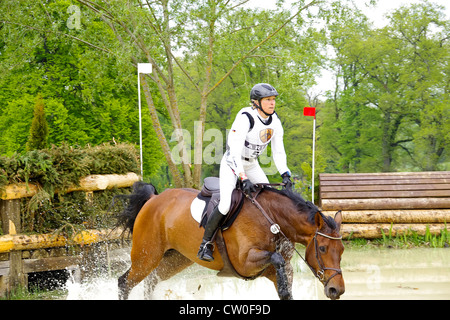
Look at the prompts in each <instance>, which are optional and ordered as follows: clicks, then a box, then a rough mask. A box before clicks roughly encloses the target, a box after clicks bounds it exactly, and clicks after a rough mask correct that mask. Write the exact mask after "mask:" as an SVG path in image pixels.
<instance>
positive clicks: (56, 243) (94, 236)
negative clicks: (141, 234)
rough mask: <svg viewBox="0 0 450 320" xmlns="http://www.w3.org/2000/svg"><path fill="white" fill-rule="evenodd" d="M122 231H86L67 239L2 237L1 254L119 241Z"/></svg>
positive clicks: (37, 236)
mask: <svg viewBox="0 0 450 320" xmlns="http://www.w3.org/2000/svg"><path fill="white" fill-rule="evenodd" d="M121 234H122V230H120V229H114V230H110V229H104V230H86V231H82V232H80V233H78V234H76V235H75V236H74V237H72V238H70V239H67V238H66V237H64V236H62V235H53V234H38V235H5V236H1V237H0V253H3V252H11V251H19V250H34V249H41V248H55V247H64V246H66V245H75V244H77V245H88V244H92V243H96V242H101V241H107V240H114V239H119V238H120V237H121Z"/></svg>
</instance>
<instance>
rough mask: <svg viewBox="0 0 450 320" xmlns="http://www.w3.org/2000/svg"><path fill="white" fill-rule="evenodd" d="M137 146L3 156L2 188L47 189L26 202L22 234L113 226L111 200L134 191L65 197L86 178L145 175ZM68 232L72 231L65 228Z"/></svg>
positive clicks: (63, 148) (0, 159) (0, 165)
mask: <svg viewBox="0 0 450 320" xmlns="http://www.w3.org/2000/svg"><path fill="white" fill-rule="evenodd" d="M139 171H140V168H139V158H138V152H137V150H136V147H135V146H133V145H130V144H124V143H122V144H118V145H110V144H104V145H100V146H95V147H90V146H87V147H85V148H80V147H77V148H74V147H70V146H68V145H67V144H63V145H62V146H61V147H55V146H53V147H52V148H50V149H43V150H33V151H30V152H26V153H23V154H17V153H16V154H14V156H12V157H0V175H1V177H2V179H1V180H0V188H1V187H2V186H5V185H6V184H13V183H17V182H27V183H28V182H30V183H31V182H33V183H39V184H40V185H41V186H42V189H41V190H40V191H39V192H38V193H37V194H36V195H34V196H33V197H32V198H31V199H28V198H23V199H22V204H21V211H22V214H21V217H22V226H23V228H22V229H23V232H40V233H45V232H53V231H55V230H57V229H64V230H62V231H63V232H65V233H71V232H73V231H77V229H80V228H102V227H108V226H111V224H112V221H113V219H112V218H111V216H110V212H109V209H110V205H111V202H112V197H113V196H114V195H116V194H123V193H128V192H129V190H124V189H120V190H106V191H97V192H94V194H93V196H92V197H89V196H88V194H86V192H71V193H68V194H64V193H63V192H59V193H58V194H55V190H56V189H58V190H59V191H64V189H65V188H68V187H69V186H73V185H78V184H79V180H80V178H82V177H85V176H87V175H92V174H126V173H128V172H135V173H140V172H139ZM66 229H67V230H66Z"/></svg>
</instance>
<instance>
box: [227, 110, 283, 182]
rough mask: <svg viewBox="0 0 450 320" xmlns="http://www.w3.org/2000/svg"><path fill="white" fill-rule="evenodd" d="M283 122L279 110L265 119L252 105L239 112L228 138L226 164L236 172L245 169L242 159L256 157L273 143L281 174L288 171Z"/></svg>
mask: <svg viewBox="0 0 450 320" xmlns="http://www.w3.org/2000/svg"><path fill="white" fill-rule="evenodd" d="M283 134H284V131H283V126H282V125H281V121H280V119H279V118H278V116H277V114H276V113H274V114H273V115H271V116H269V117H268V118H267V119H262V118H261V117H260V116H259V114H258V111H257V110H256V109H255V108H253V107H247V108H243V109H242V110H241V111H239V113H238V114H237V115H236V118H235V120H234V122H233V125H232V126H231V130H230V132H229V134H228V139H227V152H226V153H225V157H226V160H227V164H228V165H229V166H230V168H231V169H232V170H233V171H234V173H235V174H236V175H238V174H239V173H241V172H245V171H244V166H243V161H253V160H256V159H257V158H258V157H259V155H260V154H261V153H262V152H263V151H264V150H265V149H266V147H267V146H268V145H269V143H271V144H272V156H273V159H274V161H275V165H276V167H277V170H278V172H279V173H280V174H283V173H284V172H286V171H289V169H288V167H287V163H286V152H285V150H284V144H283Z"/></svg>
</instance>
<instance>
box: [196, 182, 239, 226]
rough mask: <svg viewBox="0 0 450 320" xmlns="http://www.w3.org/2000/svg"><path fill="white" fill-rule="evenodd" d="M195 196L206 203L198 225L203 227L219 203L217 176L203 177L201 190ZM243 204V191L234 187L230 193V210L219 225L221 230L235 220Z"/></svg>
mask: <svg viewBox="0 0 450 320" xmlns="http://www.w3.org/2000/svg"><path fill="white" fill-rule="evenodd" d="M197 198H198V199H199V200H202V201H204V202H205V203H206V204H205V209H204V210H203V213H202V217H201V220H200V227H205V225H206V222H207V221H208V218H209V216H210V214H211V212H212V211H213V210H214V208H215V207H216V206H217V205H219V202H220V184H219V178H217V177H208V178H205V179H204V184H203V187H202V190H201V191H200V193H199V194H198V196H197ZM243 204H244V194H243V192H242V191H241V190H240V189H234V190H233V193H232V195H231V206H230V211H229V212H228V214H227V216H226V218H225V221H224V222H223V224H222V226H221V230H222V231H225V230H227V229H228V228H229V227H230V226H231V225H232V224H233V222H234V220H236V217H237V216H238V214H239V212H240V211H241V209H242V205H243Z"/></svg>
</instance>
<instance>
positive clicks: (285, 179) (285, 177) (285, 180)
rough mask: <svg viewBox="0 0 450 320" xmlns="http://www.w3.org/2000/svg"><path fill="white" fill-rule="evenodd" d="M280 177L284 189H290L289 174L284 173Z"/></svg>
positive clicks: (287, 172)
mask: <svg viewBox="0 0 450 320" xmlns="http://www.w3.org/2000/svg"><path fill="white" fill-rule="evenodd" d="M281 177H282V178H283V183H284V187H285V188H286V189H292V181H291V173H290V172H289V171H286V172H285V173H283V174H282V175H281Z"/></svg>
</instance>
